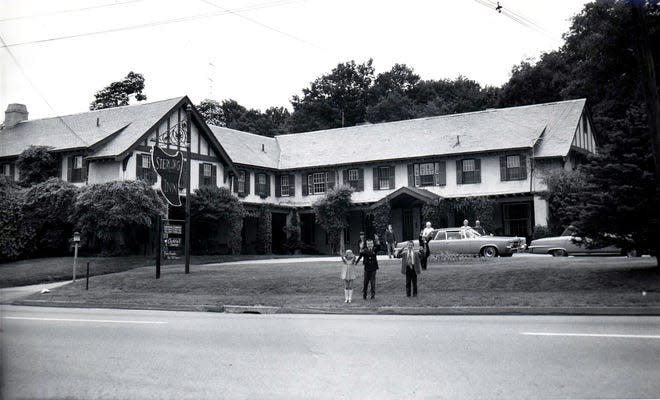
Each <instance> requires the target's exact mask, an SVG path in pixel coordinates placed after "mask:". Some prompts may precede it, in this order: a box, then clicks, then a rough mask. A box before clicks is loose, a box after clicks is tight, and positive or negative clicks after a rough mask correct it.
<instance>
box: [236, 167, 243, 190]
mask: <svg viewBox="0 0 660 400" xmlns="http://www.w3.org/2000/svg"><path fill="white" fill-rule="evenodd" d="M237 183H238V185H237V190H238V193H245V171H238V180H237Z"/></svg>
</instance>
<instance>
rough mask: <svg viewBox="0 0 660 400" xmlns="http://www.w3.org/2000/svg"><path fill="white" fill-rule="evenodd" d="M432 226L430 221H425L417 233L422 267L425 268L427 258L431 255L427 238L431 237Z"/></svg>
mask: <svg viewBox="0 0 660 400" xmlns="http://www.w3.org/2000/svg"><path fill="white" fill-rule="evenodd" d="M432 236H433V226H431V221H428V222H427V223H426V226H425V227H424V229H422V232H420V234H419V246H420V249H421V251H420V253H422V269H426V266H427V260H428V258H429V257H430V256H431V249H430V248H429V240H431V239H433V238H432Z"/></svg>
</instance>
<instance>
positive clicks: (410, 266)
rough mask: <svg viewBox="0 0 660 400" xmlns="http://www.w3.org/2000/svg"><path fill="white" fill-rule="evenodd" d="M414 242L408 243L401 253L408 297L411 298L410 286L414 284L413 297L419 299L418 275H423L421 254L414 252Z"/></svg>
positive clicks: (402, 270) (402, 271)
mask: <svg viewBox="0 0 660 400" xmlns="http://www.w3.org/2000/svg"><path fill="white" fill-rule="evenodd" d="M413 247H414V244H413V241H412V240H410V241H408V246H407V247H406V249H405V250H404V251H402V252H401V273H402V274H403V275H405V276H406V296H408V297H410V286H411V283H412V295H413V297H417V275H419V274H421V273H422V268H421V261H420V260H421V258H422V256H421V255H420V254H419V252H417V251H415V250H414V248H413Z"/></svg>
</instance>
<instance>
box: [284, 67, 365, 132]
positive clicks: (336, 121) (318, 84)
mask: <svg viewBox="0 0 660 400" xmlns="http://www.w3.org/2000/svg"><path fill="white" fill-rule="evenodd" d="M373 81H374V67H373V60H371V59H369V60H368V61H366V62H364V63H361V64H356V63H355V61H349V62H345V63H340V64H338V65H337V66H336V67H335V68H333V69H332V71H331V72H330V73H329V74H325V75H323V76H321V77H320V78H317V79H316V80H315V81H314V82H312V83H311V84H310V86H309V88H304V89H303V90H302V92H303V94H302V97H301V96H298V95H295V96H293V98H292V99H291V104H292V105H293V110H294V111H293V114H292V115H291V130H292V131H293V132H305V131H314V130H319V129H330V128H339V127H342V126H353V125H356V124H358V123H362V122H364V121H365V117H366V111H367V105H368V104H369V97H370V96H371V92H370V89H371V86H372V84H373Z"/></svg>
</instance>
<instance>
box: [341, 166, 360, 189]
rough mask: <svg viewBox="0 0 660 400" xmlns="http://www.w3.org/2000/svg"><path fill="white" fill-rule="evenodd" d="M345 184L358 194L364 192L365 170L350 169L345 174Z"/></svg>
mask: <svg viewBox="0 0 660 400" xmlns="http://www.w3.org/2000/svg"><path fill="white" fill-rule="evenodd" d="M343 174H344V175H343V176H344V184H345V185H349V186H350V187H352V188H353V189H354V190H355V191H356V192H361V191H363V190H364V169H362V168H350V169H345V170H344V172H343Z"/></svg>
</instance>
